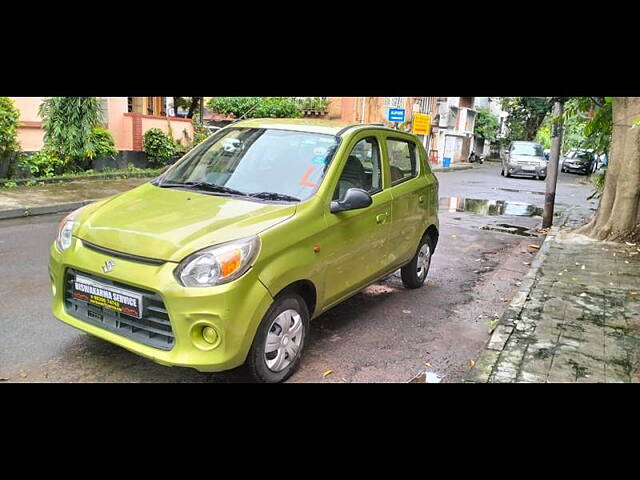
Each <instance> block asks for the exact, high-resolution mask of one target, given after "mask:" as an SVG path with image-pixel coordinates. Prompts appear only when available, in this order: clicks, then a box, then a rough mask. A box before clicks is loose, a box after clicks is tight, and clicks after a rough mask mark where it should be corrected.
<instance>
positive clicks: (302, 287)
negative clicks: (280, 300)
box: [274, 279, 318, 318]
mask: <svg viewBox="0 0 640 480" xmlns="http://www.w3.org/2000/svg"><path fill="white" fill-rule="evenodd" d="M287 293H296V294H298V295H300V296H301V297H302V299H303V300H304V302H305V303H306V304H307V309H308V310H309V318H313V314H314V312H315V310H316V306H317V302H318V292H317V290H316V286H315V285H314V284H313V282H312V281H311V280H306V279H303V280H296V281H295V282H293V283H290V284H289V285H287V286H286V287H284V288H282V289H281V290H280V291H279V292H278V293H277V294H276V295H275V296H274V298H277V297H279V296H281V295H285V294H287Z"/></svg>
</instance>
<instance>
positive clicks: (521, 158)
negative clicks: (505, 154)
mask: <svg viewBox="0 0 640 480" xmlns="http://www.w3.org/2000/svg"><path fill="white" fill-rule="evenodd" d="M510 160H511V161H512V162H516V163H518V162H544V163H546V162H547V159H546V158H544V157H538V156H535V155H511V158H510Z"/></svg>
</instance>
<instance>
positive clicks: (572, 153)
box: [567, 150, 591, 160]
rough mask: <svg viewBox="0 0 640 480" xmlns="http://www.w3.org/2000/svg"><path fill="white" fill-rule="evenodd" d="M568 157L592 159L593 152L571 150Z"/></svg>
mask: <svg viewBox="0 0 640 480" xmlns="http://www.w3.org/2000/svg"><path fill="white" fill-rule="evenodd" d="M567 158H575V159H577V160H590V159H591V154H590V153H589V152H579V151H575V150H571V151H570V152H569V153H568V154H567Z"/></svg>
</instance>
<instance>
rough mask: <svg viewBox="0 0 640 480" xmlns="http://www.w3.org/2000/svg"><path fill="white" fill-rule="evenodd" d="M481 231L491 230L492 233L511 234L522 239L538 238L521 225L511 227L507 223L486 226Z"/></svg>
mask: <svg viewBox="0 0 640 480" xmlns="http://www.w3.org/2000/svg"><path fill="white" fill-rule="evenodd" d="M480 230H490V231H492V232H502V233H510V234H512V235H520V236H521V237H537V236H538V235H536V234H534V233H529V229H528V228H526V227H521V226H519V225H509V224H507V223H498V224H497V225H485V226H484V227H480Z"/></svg>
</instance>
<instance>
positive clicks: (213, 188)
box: [185, 182, 247, 197]
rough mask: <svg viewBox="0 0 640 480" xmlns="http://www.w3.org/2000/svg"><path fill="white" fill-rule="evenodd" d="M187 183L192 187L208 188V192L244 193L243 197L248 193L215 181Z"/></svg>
mask: <svg viewBox="0 0 640 480" xmlns="http://www.w3.org/2000/svg"><path fill="white" fill-rule="evenodd" d="M185 185H187V186H188V187H191V188H195V189H198V190H206V191H207V192H220V193H229V194H231V195H242V196H243V197H244V196H246V195H247V194H246V193H244V192H241V191H240V190H236V189H234V188H229V187H224V186H222V185H216V184H215V183H208V182H186V183H185Z"/></svg>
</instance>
